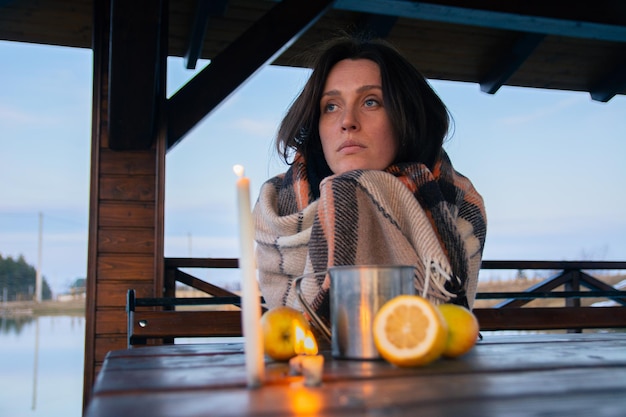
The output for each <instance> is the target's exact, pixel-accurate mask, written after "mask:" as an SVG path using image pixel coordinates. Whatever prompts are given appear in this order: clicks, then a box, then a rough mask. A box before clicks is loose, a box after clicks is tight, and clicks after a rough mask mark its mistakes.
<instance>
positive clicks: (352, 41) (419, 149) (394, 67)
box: [276, 34, 450, 171]
mask: <svg viewBox="0 0 626 417" xmlns="http://www.w3.org/2000/svg"><path fill="white" fill-rule="evenodd" d="M344 59H369V60H371V61H373V62H375V63H376V64H378V66H379V68H380V75H381V81H382V87H383V97H384V101H385V102H384V105H385V108H386V110H387V114H388V115H389V119H390V121H391V124H392V126H393V129H394V134H395V137H396V138H397V139H398V141H399V150H398V155H397V157H396V160H395V161H394V163H401V162H421V163H424V164H425V165H426V166H428V167H429V168H433V166H434V165H435V163H436V162H437V160H438V159H439V156H440V153H441V148H442V145H443V141H444V139H445V137H446V135H447V133H448V127H449V124H450V116H449V113H448V109H447V108H446V106H445V105H444V103H443V102H442V101H441V99H440V98H439V97H438V96H437V94H436V93H435V92H434V91H433V89H432V88H431V86H430V85H429V84H428V82H427V81H426V78H425V77H424V76H423V75H422V74H421V73H420V72H419V71H418V70H417V69H416V68H415V67H414V66H413V65H412V64H411V63H410V62H409V61H408V60H407V59H406V58H404V57H403V56H402V55H401V54H400V53H399V52H398V50H396V49H395V48H394V47H393V46H392V45H390V44H389V43H388V42H386V41H383V40H381V39H370V38H368V37H367V36H366V35H350V34H344V35H342V36H339V37H337V38H334V39H331V40H330V41H328V42H326V43H324V44H323V45H322V49H321V52H319V54H318V56H317V59H315V61H314V63H313V65H312V68H313V72H312V74H311V76H310V78H309V79H308V81H307V83H306V84H305V86H304V88H303V89H302V92H301V93H300V95H299V96H298V97H297V98H296V99H295V101H294V102H293V104H292V105H291V107H290V108H289V110H288V112H287V114H286V115H285V118H284V119H283V121H282V123H281V125H280V128H279V130H278V136H277V139H276V147H277V150H278V152H279V154H280V155H281V156H282V158H283V159H284V160H285V162H287V163H288V164H289V163H290V158H291V157H292V154H293V153H294V152H300V153H301V154H303V156H304V157H305V159H306V160H307V164H309V163H312V162H314V161H313V160H318V159H319V158H320V157H321V158H322V161H323V162H324V163H323V165H324V166H325V167H327V165H326V164H325V161H324V159H323V153H322V147H321V141H320V135H319V130H318V128H319V126H318V124H319V119H320V100H321V97H322V93H323V89H324V85H325V83H326V78H327V77H328V73H329V72H330V70H331V69H332V67H333V66H334V65H335V64H336V63H337V62H339V61H341V60H344ZM322 161H317V164H320V162H322ZM327 171H329V170H327Z"/></svg>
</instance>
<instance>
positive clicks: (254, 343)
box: [233, 165, 265, 387]
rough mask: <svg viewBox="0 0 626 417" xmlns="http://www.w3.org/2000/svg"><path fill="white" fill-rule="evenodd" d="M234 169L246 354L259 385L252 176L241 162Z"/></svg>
mask: <svg viewBox="0 0 626 417" xmlns="http://www.w3.org/2000/svg"><path fill="white" fill-rule="evenodd" d="M233 171H234V172H235V174H236V175H237V176H238V177H239V178H238V180H237V211H238V213H239V247H240V252H241V254H240V257H239V269H240V270H241V316H242V317H241V318H242V320H241V321H242V326H243V336H244V349H245V357H246V374H247V382H248V387H258V386H260V385H261V384H262V383H263V379H264V376H265V367H264V357H263V334H262V333H261V301H260V292H259V284H258V282H257V279H256V265H255V262H254V222H253V220H252V211H251V205H250V180H249V179H248V178H246V177H244V169H243V167H242V166H241V165H235V166H234V167H233Z"/></svg>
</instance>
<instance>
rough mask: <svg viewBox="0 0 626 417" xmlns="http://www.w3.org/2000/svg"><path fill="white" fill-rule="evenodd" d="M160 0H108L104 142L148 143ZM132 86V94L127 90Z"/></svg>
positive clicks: (155, 95) (155, 94)
mask: <svg viewBox="0 0 626 417" xmlns="http://www.w3.org/2000/svg"><path fill="white" fill-rule="evenodd" d="M161 4H162V3H161V1H153V0H136V1H124V0H112V2H111V43H110V45H111V46H110V48H111V57H110V59H109V89H108V96H109V98H108V105H109V114H108V121H109V147H110V148H111V149H116V150H145V149H149V148H150V147H151V146H152V144H153V142H154V137H155V131H156V125H157V115H156V111H157V106H158V103H159V91H158V89H159V84H158V73H159V68H160V59H159V56H160V55H159V54H160V50H159V39H160V31H161V18H162V16H161V7H162V6H161ZM129 92H132V94H129Z"/></svg>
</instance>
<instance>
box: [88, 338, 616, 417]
mask: <svg viewBox="0 0 626 417" xmlns="http://www.w3.org/2000/svg"><path fill="white" fill-rule="evenodd" d="M325 356H326V358H325V359H326V361H325V370H324V381H323V383H322V385H321V386H319V387H306V386H304V384H303V381H302V380H301V377H295V376H290V375H289V372H288V366H287V365H285V364H280V363H275V362H270V361H268V362H267V363H266V369H267V371H266V372H267V379H268V381H267V382H266V384H265V385H264V386H262V387H261V388H258V389H248V388H246V386H245V370H244V356H243V348H242V345H241V344H240V343H233V344H202V345H168V346H154V347H143V348H136V349H130V350H119V351H113V352H110V353H109V354H108V356H107V358H106V361H105V363H104V366H103V368H102V370H101V372H100V374H99V376H98V379H97V381H96V383H95V386H94V391H93V396H92V401H91V402H90V404H89V405H88V408H87V410H86V414H85V417H129V416H151V417H161V416H172V417H174V416H175V417H191V416H217V415H219V416H262V415H263V416H281V415H337V416H339V415H341V416H357V415H364V414H368V415H377V416H378V415H380V416H399V415H411V416H418V415H419V416H420V417H425V416H438V417H442V416H454V417H458V416H464V417H465V416H480V417H487V416H539V415H541V416H567V417H574V416H581V417H582V416H584V417H589V416H593V417H597V416H626V333H589V334H558V335H557V334H551V335H516V336H485V338H484V340H483V341H481V342H479V343H478V344H477V345H476V347H475V348H474V349H473V350H472V351H471V352H470V353H468V354H467V355H465V356H463V357H461V358H458V359H454V360H451V359H440V360H438V361H436V362H435V363H432V364H430V365H428V366H425V367H421V368H413V369H399V368H396V367H393V366H391V365H389V364H388V363H386V362H383V361H367V362H366V361H363V362H362V361H354V360H337V359H331V358H330V356H328V355H325Z"/></svg>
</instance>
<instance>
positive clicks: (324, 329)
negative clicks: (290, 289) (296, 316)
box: [294, 271, 331, 342]
mask: <svg viewBox="0 0 626 417" xmlns="http://www.w3.org/2000/svg"><path fill="white" fill-rule="evenodd" d="M322 274H324V275H325V274H326V271H324V272H312V273H310V274H304V275H301V276H299V277H298V278H296V279H295V281H294V282H295V285H296V295H297V296H298V300H299V301H300V304H301V305H302V307H304V309H305V310H306V312H307V313H308V314H309V316H311V318H312V319H313V324H314V325H315V327H317V328H318V329H319V330H320V332H321V333H322V335H323V336H324V337H325V338H326V339H327V340H328V341H329V342H330V341H331V339H330V338H331V334H330V329H329V328H328V327H327V326H326V325H325V324H324V323H323V322H322V319H320V318H319V316H318V315H317V313H315V311H313V307H311V306H310V305H309V303H308V302H307V301H306V300H305V299H304V294H302V289H301V288H300V285H301V284H302V280H303V279H304V278H306V277H309V276H313V277H315V276H318V275H322Z"/></svg>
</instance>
